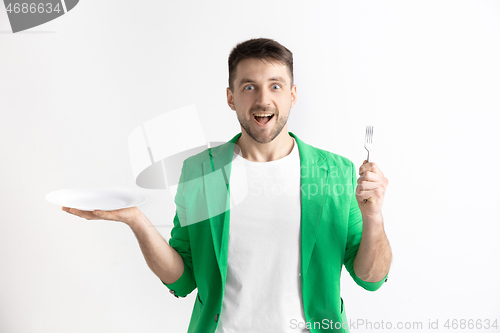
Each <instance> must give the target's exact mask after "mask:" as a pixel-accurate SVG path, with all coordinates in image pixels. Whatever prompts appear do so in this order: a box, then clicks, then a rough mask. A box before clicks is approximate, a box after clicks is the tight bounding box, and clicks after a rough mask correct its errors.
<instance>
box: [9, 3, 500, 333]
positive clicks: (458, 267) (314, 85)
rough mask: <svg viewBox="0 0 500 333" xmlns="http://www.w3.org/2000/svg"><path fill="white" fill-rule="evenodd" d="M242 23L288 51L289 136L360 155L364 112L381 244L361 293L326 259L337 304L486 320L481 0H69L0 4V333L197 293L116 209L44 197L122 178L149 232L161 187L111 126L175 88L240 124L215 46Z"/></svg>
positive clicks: (389, 317)
mask: <svg viewBox="0 0 500 333" xmlns="http://www.w3.org/2000/svg"><path fill="white" fill-rule="evenodd" d="M254 37H268V38H273V39H275V40H277V41H279V42H280V43H282V44H283V45H285V46H286V47H288V48H289V49H290V50H291V51H292V52H293V54H294V65H295V83H296V84H297V87H298V88H297V91H298V101H297V104H296V106H295V107H294V108H293V109H292V111H291V114H290V118H289V122H288V129H289V130H290V131H292V132H293V133H295V134H296V135H298V136H299V138H300V139H302V140H303V141H304V142H306V143H309V144H311V145H313V146H316V147H319V148H322V149H326V150H329V151H332V152H334V153H337V154H340V155H343V156H346V157H348V158H349V159H351V160H352V161H353V162H354V163H355V164H356V165H357V166H360V165H361V163H362V161H363V160H364V159H365V158H366V152H365V150H364V148H363V140H364V130H365V126H366V125H374V127H375V135H374V151H373V155H372V159H373V161H374V162H376V163H377V164H378V165H379V167H380V168H381V169H382V171H383V172H384V173H385V175H386V176H387V177H388V178H389V181H390V184H389V187H388V190H387V193H386V197H385V202H384V208H383V213H384V218H385V229H386V232H387V235H388V237H389V240H390V243H391V245H392V250H393V254H394V259H393V264H392V268H391V272H390V274H389V280H388V282H387V283H385V284H384V285H383V286H382V288H381V289H379V290H378V291H376V292H373V293H372V292H368V291H365V290H364V289H362V288H361V287H358V286H357V285H356V284H355V283H354V281H353V280H352V279H351V277H350V276H349V275H348V274H347V272H346V271H345V270H344V271H343V274H342V281H341V283H342V297H343V299H344V302H345V306H346V312H347V316H348V318H349V319H351V320H352V321H356V320H367V321H371V322H373V323H375V322H378V323H380V322H381V321H384V323H387V322H392V323H393V325H394V326H395V325H396V323H398V322H402V323H406V322H410V323H413V322H421V323H423V329H420V330H416V329H415V330H413V329H406V330H404V329H403V330H400V331H408V332H410V331H415V332H417V331H418V332H425V331H427V326H428V322H429V320H431V321H436V320H439V325H440V328H441V330H440V331H445V329H444V328H443V325H444V323H445V321H446V320H447V319H466V320H469V319H473V320H475V321H476V320H478V319H481V320H485V319H490V320H491V321H493V320H494V319H498V320H499V323H498V324H499V325H500V297H499V296H500V286H499V284H498V276H499V273H500V269H499V266H498V254H499V251H500V245H499V244H500V242H499V241H498V234H499V233H500V226H499V215H498V200H499V195H498V190H499V188H500V187H499V185H500V184H499V183H500V182H499V176H498V171H497V168H498V162H499V161H500V159H499V148H498V144H499V140H498V135H499V134H498V127H499V125H500V123H499V121H498V113H499V111H500V98H499V91H500V79H499V78H500V61H499V59H500V2H498V1H479V0H474V1H472V0H471V1H457V0H453V1H399V0H394V1H328V2H327V1H324V2H321V1H319V2H318V1H316V2H309V3H307V4H306V2H305V1H300V2H299V1H252V2H246V1H175V2H174V1H124V0H121V1H117V0H115V1H96V0H82V1H80V3H79V4H78V5H77V6H76V7H75V8H74V9H73V10H72V11H71V12H69V13H68V14H66V15H64V16H62V17H60V18H59V19H56V20H54V21H51V22H49V23H46V24H44V25H41V26H39V27H35V28H33V29H31V30H28V31H25V32H21V33H17V34H12V33H11V32H10V26H9V23H8V19H7V14H6V12H5V10H4V8H3V7H0V116H1V117H0V158H1V163H0V188H1V190H0V206H1V210H0V212H1V213H0V281H1V283H0V331H1V332H5V333H28V332H37V333H40V332H50V333H57V332H64V333H66V332H120V333H125V332H185V331H186V330H187V326H188V323H189V319H190V316H191V310H192V306H193V303H194V297H195V295H196V293H192V294H190V295H189V296H188V297H186V298H185V299H177V298H174V297H172V295H171V294H170V293H169V292H168V289H167V288H166V287H164V286H163V285H162V283H161V282H160V280H159V279H158V278H157V277H156V276H155V275H154V274H153V273H152V272H151V271H150V270H149V268H148V267H147V265H146V263H145V261H144V259H143V257H142V253H141V251H140V249H139V246H138V243H137V241H136V239H135V237H134V235H133V233H132V232H131V230H130V229H129V228H128V227H127V226H126V225H124V224H122V223H118V222H109V221H87V220H84V219H80V218H78V217H75V216H72V215H69V214H67V213H65V212H63V211H62V210H61V207H60V206H56V205H53V204H50V203H48V202H47V201H45V199H44V196H45V194H47V193H48V192H51V191H53V190H57V189H61V188H75V187H115V186H116V187H126V188H130V189H133V190H135V191H137V192H138V193H142V194H144V195H146V196H147V197H148V198H149V200H148V202H147V203H146V204H144V205H142V206H140V209H141V210H142V211H143V212H144V213H145V214H146V215H147V216H148V217H149V219H150V220H151V221H152V222H153V223H154V224H155V225H156V226H157V228H158V230H159V231H160V233H161V234H162V235H163V236H164V237H165V238H166V239H168V238H169V237H170V230H171V227H172V219H173V216H174V213H175V205H174V203H173V199H172V197H171V195H170V193H169V192H168V191H167V190H147V189H142V188H139V187H137V185H136V184H135V179H134V177H133V175H132V169H131V163H130V159H129V153H128V147H127V139H128V135H129V133H130V132H131V131H132V130H133V129H134V128H136V127H137V126H140V125H141V124H142V123H144V122H145V121H147V120H149V119H151V118H153V117H156V116H158V115H161V114H164V113H165V112H168V111H171V110H174V109H176V108H180V107H183V106H186V105H192V104H194V105H196V107H197V109H198V111H199V113H200V118H201V121H202V124H203V128H204V131H205V135H206V137H207V140H210V141H218V140H220V141H227V140H229V139H231V138H232V137H233V136H234V135H235V134H237V133H239V132H240V130H241V129H240V126H239V123H238V121H237V118H236V115H235V113H234V112H233V111H231V110H230V109H229V107H228V106H227V104H226V92H225V88H226V87H227V75H228V70H227V57H228V55H229V52H230V51H231V49H232V47H234V46H235V45H236V43H238V42H241V41H244V40H246V39H249V38H254ZM172 144H175V143H172ZM262 301H263V302H265V301H266V300H262ZM248 315H249V316H251V315H252V314H248ZM255 320H259V319H258V318H255ZM371 331H377V330H375V329H366V327H359V328H358V329H357V330H355V332H371ZM378 331H383V330H380V329H379V330H378ZM432 331H434V332H435V331H436V330H432ZM480 331H485V332H486V331H488V330H484V329H482V330H480ZM489 331H491V332H492V331H494V330H492V329H490V330H489Z"/></svg>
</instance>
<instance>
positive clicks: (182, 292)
mask: <svg viewBox="0 0 500 333" xmlns="http://www.w3.org/2000/svg"><path fill="white" fill-rule="evenodd" d="M185 165H186V162H185V161H184V163H183V166H182V172H181V177H180V181H179V185H178V186H177V193H176V195H175V199H174V202H175V205H176V213H175V217H174V227H173V228H172V231H171V232H170V236H171V237H170V240H169V241H168V243H169V244H170V246H171V247H173V248H174V250H176V251H177V253H179V254H180V256H181V257H182V260H183V262H184V272H183V273H182V276H181V277H180V278H179V279H177V281H175V282H174V283H170V284H166V283H164V282H163V281H162V283H163V284H164V285H165V286H167V287H168V288H169V289H170V290H171V293H173V294H174V295H175V296H176V297H186V295H188V294H189V293H191V292H192V291H193V290H194V289H195V288H196V281H195V279H194V273H193V260H192V257H191V243H190V239H189V232H188V227H187V221H186V205H185V202H184V200H185V196H184V191H183V189H184V181H185V177H186V168H185Z"/></svg>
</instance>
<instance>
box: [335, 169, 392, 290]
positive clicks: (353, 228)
mask: <svg viewBox="0 0 500 333" xmlns="http://www.w3.org/2000/svg"><path fill="white" fill-rule="evenodd" d="M351 169H352V171H351V181H352V194H351V200H350V207H349V225H348V230H347V240H346V249H345V255H344V266H345V268H346V269H347V271H348V272H349V274H350V275H351V277H352V278H353V280H354V281H355V282H356V283H357V284H358V285H359V286H361V287H363V288H364V289H366V290H369V291H375V290H377V289H379V288H380V287H381V286H382V285H383V284H384V282H385V281H386V280H387V277H388V275H389V273H387V275H386V276H385V277H384V278H383V279H382V280H380V281H378V282H367V281H364V280H361V279H360V278H359V277H358V276H357V275H356V273H355V272H354V258H356V255H357V253H358V248H359V244H360V243H361V235H362V233H363V219H362V216H361V210H360V209H359V206H358V201H357V200H356V186H357V177H356V167H355V166H354V164H353V163H352V162H351Z"/></svg>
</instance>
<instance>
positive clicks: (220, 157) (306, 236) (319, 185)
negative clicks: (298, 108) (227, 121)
mask: <svg viewBox="0 0 500 333" xmlns="http://www.w3.org/2000/svg"><path fill="white" fill-rule="evenodd" d="M288 133H289V134H290V135H291V136H292V137H294V138H295V140H296V142H297V146H298V149H299V155H300V170H301V226H300V229H301V273H302V278H303V277H304V276H305V275H306V272H307V269H308V267H309V263H310V259H311V255H312V251H313V249H314V244H315V241H316V236H317V231H318V228H319V224H320V221H321V213H322V210H323V202H324V198H325V193H324V192H325V191H323V186H328V179H329V177H328V168H327V167H326V166H323V165H321V164H322V163H323V162H324V161H325V156H323V154H321V153H320V151H319V150H318V149H316V148H314V147H312V146H310V145H308V144H306V143H304V142H303V141H302V140H300V139H299V138H298V137H297V136H296V135H295V134H293V133H292V132H288ZM240 136H241V132H240V133H238V134H236V135H235V136H234V137H233V138H232V139H231V140H229V141H228V142H227V143H225V144H222V145H220V146H217V147H215V148H210V149H209V156H210V159H209V160H208V161H205V162H204V163H203V183H204V187H205V189H204V190H205V198H206V200H207V209H208V214H209V215H208V216H209V221H210V229H211V232H212V240H213V244H214V249H215V255H216V258H217V263H218V265H219V270H220V273H221V277H222V283H223V287H224V285H225V281H226V273H227V253H228V244H229V219H230V208H231V205H230V189H229V180H230V176H231V164H232V160H233V153H234V146H235V144H236V141H237V140H238V138H239V137H240ZM221 193H224V194H227V195H221ZM222 213H224V214H222Z"/></svg>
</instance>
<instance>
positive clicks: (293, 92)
mask: <svg viewBox="0 0 500 333" xmlns="http://www.w3.org/2000/svg"><path fill="white" fill-rule="evenodd" d="M290 96H291V98H292V103H291V104H290V108H292V107H293V106H294V105H295V102H297V86H296V85H295V84H294V85H293V86H292V89H291V91H290Z"/></svg>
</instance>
